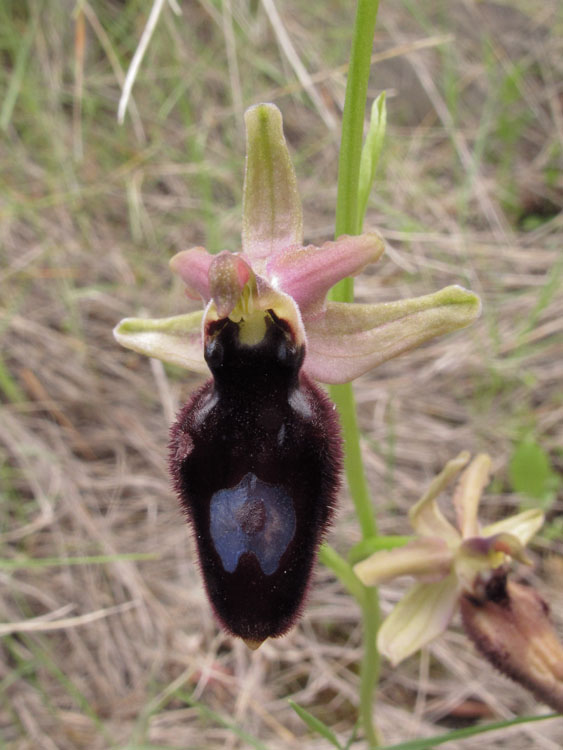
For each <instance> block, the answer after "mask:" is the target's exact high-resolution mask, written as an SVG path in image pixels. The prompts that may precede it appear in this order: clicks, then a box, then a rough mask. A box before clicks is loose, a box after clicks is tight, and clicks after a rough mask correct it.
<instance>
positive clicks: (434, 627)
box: [354, 451, 543, 664]
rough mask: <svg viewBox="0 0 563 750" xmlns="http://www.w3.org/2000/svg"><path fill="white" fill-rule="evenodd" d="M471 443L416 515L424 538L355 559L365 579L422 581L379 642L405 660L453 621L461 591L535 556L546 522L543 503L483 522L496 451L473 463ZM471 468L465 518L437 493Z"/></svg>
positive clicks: (461, 493)
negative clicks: (534, 541)
mask: <svg viewBox="0 0 563 750" xmlns="http://www.w3.org/2000/svg"><path fill="white" fill-rule="evenodd" d="M469 458H470V456H469V453H468V452H467V451H463V452H462V453H460V454H459V455H458V456H457V457H456V458H454V459H453V460H451V461H449V462H448V463H447V464H446V466H445V468H444V469H443V471H442V472H441V473H440V474H439V475H438V476H437V477H436V478H435V479H434V480H433V482H432V483H431V485H430V487H429V488H428V490H427V491H426V493H425V494H424V495H423V497H422V498H421V499H420V500H419V501H418V502H417V503H416V504H415V505H414V506H413V507H412V508H411V510H410V512H409V519H410V522H411V525H412V526H413V528H414V530H415V531H416V532H417V533H418V534H419V536H418V537H417V538H415V539H414V540H413V541H411V542H409V543H408V544H407V545H405V546H404V547H400V548H395V549H393V550H382V551H379V552H375V553H374V554H373V555H371V556H370V557H368V558H366V559H365V560H362V561H361V562H359V563H357V564H356V565H355V566H354V571H355V573H356V575H357V576H358V578H359V579H360V581H362V583H364V585H373V584H376V583H380V582H381V581H387V580H390V579H392V578H394V577H396V576H397V575H412V576H413V577H414V578H415V579H416V581H417V583H415V584H414V585H413V586H412V587H411V589H409V591H408V592H407V594H406V595H405V596H404V597H403V599H402V600H401V601H400V602H399V604H397V605H396V606H395V608H394V609H393V611H392V612H391V614H390V615H389V616H388V617H387V618H386V620H385V621H384V622H383V624H382V626H381V628H380V630H379V634H378V647H379V650H380V652H381V653H383V654H385V655H386V656H387V657H388V658H389V659H390V660H391V662H392V663H393V664H398V663H399V662H400V661H402V660H403V659H405V658H407V657H408V656H410V655H411V654H413V653H414V652H415V651H418V650H419V649H420V648H422V647H423V646H425V645H426V644H428V643H430V641H432V640H433V639H434V638H436V637H437V636H438V635H440V634H441V633H442V632H443V631H444V630H445V629H446V627H447V626H448V623H449V622H450V620H451V618H452V617H453V614H454V612H455V610H456V609H457V606H458V603H459V600H460V597H461V596H462V595H464V594H467V595H473V594H475V593H476V592H478V591H480V590H481V589H482V586H483V581H484V580H487V579H488V578H489V577H490V575H491V573H492V574H494V573H495V571H501V570H505V568H506V565H507V563H508V562H510V560H512V559H516V560H519V561H520V562H523V563H525V564H530V562H531V561H530V559H529V558H528V557H527V556H526V554H525V551H524V547H525V545H526V544H527V543H528V542H529V540H530V539H531V537H532V536H533V535H534V534H535V533H536V531H538V529H539V528H540V526H541V525H542V523H543V513H542V512H541V511H540V510H533V511H524V512H523V513H519V514H517V515H516V516H512V517H510V518H507V519H504V520H502V521H498V522H496V523H494V524H490V525H489V526H485V527H484V528H483V529H481V528H480V524H479V522H478V518H477V511H478V506H479V501H480V499H481V495H482V493H483V490H484V488H485V487H486V485H487V483H488V481H489V471H490V465H491V461H490V458H489V457H488V456H487V455H485V454H481V455H478V456H477V457H476V458H475V459H474V460H473V461H472V462H471V463H469ZM462 470H463V473H462V474H461V477H460V478H459V481H458V483H457V486H456V490H455V492H454V507H455V511H456V517H457V526H454V525H453V524H451V523H450V522H449V521H448V520H447V518H446V517H445V516H444V515H443V514H442V511H441V510H440V508H439V507H438V504H437V502H436V497H437V496H438V494H440V492H442V490H444V489H445V488H446V487H447V486H448V484H450V483H451V482H452V481H453V479H454V478H455V477H456V476H457V475H458V474H459V473H460V472H461V471H462Z"/></svg>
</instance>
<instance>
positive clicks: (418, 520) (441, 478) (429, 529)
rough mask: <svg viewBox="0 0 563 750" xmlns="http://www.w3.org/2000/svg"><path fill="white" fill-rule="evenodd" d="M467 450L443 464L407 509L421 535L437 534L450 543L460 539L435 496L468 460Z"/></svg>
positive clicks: (413, 525)
mask: <svg viewBox="0 0 563 750" xmlns="http://www.w3.org/2000/svg"><path fill="white" fill-rule="evenodd" d="M469 457H470V454H469V451H462V452H461V453H460V454H459V455H457V456H456V457H455V458H453V459H452V460H451V461H448V463H447V464H446V465H445V466H444V468H443V469H442V471H441V472H440V473H439V474H438V476H437V477H434V479H433V480H432V482H431V483H430V486H429V487H428V489H427V490H426V492H425V493H424V495H423V496H422V497H421V498H420V500H419V501H418V502H417V503H416V505H413V507H412V508H411V509H410V511H409V521H410V522H411V526H412V527H413V529H414V530H415V531H416V532H418V534H420V535H421V536H438V537H441V538H442V539H445V540H447V541H449V542H451V543H456V542H459V541H460V535H459V533H458V531H457V529H455V528H454V527H453V526H452V524H451V523H450V522H449V521H448V520H447V518H446V517H445V516H444V515H443V513H442V512H441V510H440V508H439V507H438V504H437V503H436V498H437V497H438V495H439V494H440V493H441V492H442V491H443V490H444V489H445V488H446V487H447V486H448V485H449V484H450V482H452V481H453V479H455V477H456V476H457V475H458V474H459V472H460V471H461V470H462V469H463V467H464V466H466V464H467V462H468V461H469Z"/></svg>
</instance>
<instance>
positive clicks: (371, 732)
mask: <svg viewBox="0 0 563 750" xmlns="http://www.w3.org/2000/svg"><path fill="white" fill-rule="evenodd" d="M378 7H379V0H358V4H357V7H356V19H355V23H354V37H353V40H352V50H351V53H350V68H349V72H348V82H347V85H346V100H345V103H344V113H343V117H342V136H341V142H340V159H339V164H338V195H337V201H336V219H335V236H336V237H339V236H340V235H341V234H359V233H360V232H361V231H362V224H363V216H361V215H360V212H359V211H358V185H359V176H360V159H361V154H362V142H363V132H364V117H365V108H366V98H367V87H368V80H369V73H370V65H371V54H372V49H373V37H374V33H375V22H376V19H377V10H378ZM353 297H354V284H353V280H352V279H351V278H348V279H344V280H343V281H341V282H340V283H339V284H337V285H336V286H335V287H334V289H332V291H331V294H330V298H331V299H332V300H335V301H338V302H352V301H353ZM330 393H331V396H332V398H333V400H334V402H335V403H336V405H337V407H338V410H339V412H340V418H341V421H342V432H343V437H344V446H345V468H346V477H347V480H348V486H349V488H350V494H351V495H352V499H353V502H354V507H355V509H356V514H357V516H358V521H359V523H360V526H361V529H362V537H363V539H366V538H368V537H373V536H375V535H376V533H377V525H376V520H375V514H374V511H373V506H372V503H371V498H370V495H369V490H368V486H367V482H366V478H365V473H364V467H363V463H362V454H361V447H360V434H359V430H358V420H357V416H356V405H355V401H354V393H353V391H352V386H351V385H350V384H346V385H339V386H332V387H331V389H330ZM362 617H363V625H364V631H363V638H364V648H363V658H362V664H361V670H360V680H361V685H360V719H361V723H362V727H363V729H364V733H365V737H366V740H367V742H368V746H369V747H370V748H376V747H377V746H378V745H379V744H380V739H379V736H378V732H377V729H376V728H375V725H374V723H373V704H374V693H375V687H376V685H377V682H378V679H379V653H378V651H377V644H376V636H377V629H378V627H379V620H380V616H379V599H378V593H377V590H376V589H375V588H370V589H368V588H365V587H364V597H363V602H362Z"/></svg>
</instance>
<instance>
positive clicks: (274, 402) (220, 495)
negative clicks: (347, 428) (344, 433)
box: [170, 311, 342, 643]
mask: <svg viewBox="0 0 563 750" xmlns="http://www.w3.org/2000/svg"><path fill="white" fill-rule="evenodd" d="M206 334H207V335H206V342H207V343H206V352H205V354H206V360H207V362H208V365H209V367H210V369H211V372H212V375H213V378H212V379H211V380H209V381H208V382H207V383H205V384H204V385H203V386H202V387H201V388H200V389H199V390H198V391H197V392H196V393H195V394H194V395H193V396H192V398H191V400H190V401H189V402H188V403H187V404H186V405H185V406H184V408H183V409H182V410H181V412H180V414H179V417H178V419H177V421H176V423H175V424H174V426H173V427H172V430H171V441H170V468H171V472H172V476H173V479H174V484H175V488H176V491H177V493H178V495H179V498H180V501H181V504H182V507H183V509H184V511H185V513H186V515H187V518H188V520H189V522H190V524H191V527H192V530H193V534H194V538H195V541H196V544H197V550H198V555H199V563H200V567H201V571H202V574H203V578H204V581H205V586H206V589H207V593H208V596H209V599H210V601H211V604H212V606H213V609H214V611H215V614H216V616H217V618H218V620H219V622H220V623H221V624H222V625H223V627H224V628H225V629H226V630H227V631H228V632H230V633H232V634H233V635H236V636H239V637H241V638H244V639H245V640H247V641H250V642H257V643H260V642H261V641H263V640H264V639H266V638H268V637H274V636H279V635H283V634H284V633H285V632H287V630H288V629H289V628H290V627H291V626H292V625H293V624H294V623H295V622H296V620H297V618H298V617H299V614H300V612H301V610H302V608H303V604H304V599H305V595H306V591H307V587H308V584H309V581H310V578H311V574H312V571H313V567H314V562H315V558H316V553H317V549H318V546H319V544H320V542H321V541H322V539H323V536H324V534H325V533H326V530H327V527H328V525H329V522H330V519H331V517H332V513H333V509H334V504H335V500H336V494H337V491H338V487H339V482H340V479H339V476H340V468H341V461H342V457H341V440H340V431H339V425H338V420H337V417H336V413H335V409H334V407H333V404H332V403H331V402H330V401H329V399H328V398H327V397H326V396H325V394H324V393H323V391H322V390H321V389H320V388H318V387H317V386H316V385H315V384H314V383H313V382H312V381H311V380H310V379H309V378H308V377H307V376H306V375H305V374H304V373H303V372H302V371H301V365H302V363H303V358H304V348H303V347H302V346H297V345H296V344H295V343H294V339H293V337H292V334H291V330H290V327H289V325H288V324H287V323H286V322H285V321H283V320H280V319H279V318H278V317H277V316H276V315H275V313H274V312H273V311H268V314H267V316H266V332H265V335H264V337H263V339H262V340H261V341H260V342H259V343H258V344H255V345H252V346H248V345H244V344H242V343H241V342H240V339H239V325H238V324H237V323H234V322H233V321H231V320H230V319H228V318H226V319H222V320H218V321H215V322H214V323H212V324H211V325H210V327H209V329H208V331H207V332H206Z"/></svg>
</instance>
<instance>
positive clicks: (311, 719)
mask: <svg viewBox="0 0 563 750" xmlns="http://www.w3.org/2000/svg"><path fill="white" fill-rule="evenodd" d="M289 705H290V706H291V708H292V709H293V710H294V711H295V713H296V714H297V716H299V718H300V719H302V720H303V721H304V722H305V724H307V726H308V727H309V729H310V730H311V731H312V732H316V733H317V734H320V735H321V736H322V737H324V738H325V740H328V741H329V742H330V744H331V745H333V747H336V748H338V750H342V745H341V744H340V742H338V740H337V739H336V735H335V734H334V732H333V731H332V730H331V729H330V728H329V727H327V725H326V724H325V723H324V722H322V721H321V720H320V719H317V717H316V716H313V714H310V713H309V712H308V711H306V710H305V709H304V708H303V707H302V706H300V705H298V704H297V703H295V702H294V701H289Z"/></svg>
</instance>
